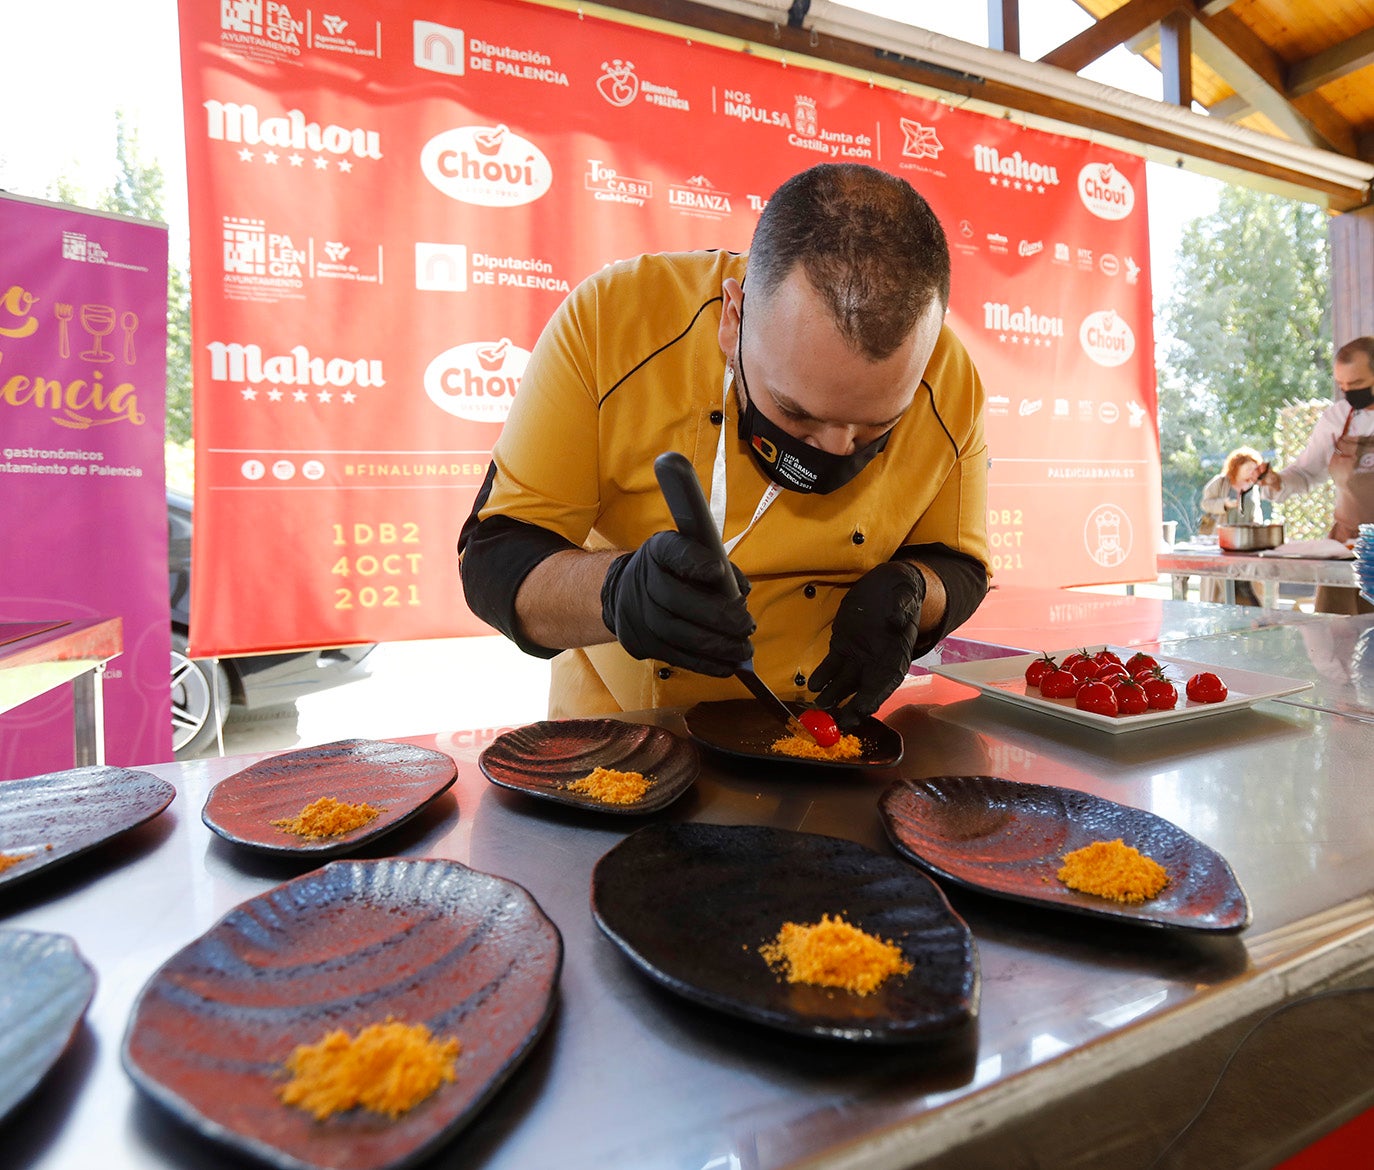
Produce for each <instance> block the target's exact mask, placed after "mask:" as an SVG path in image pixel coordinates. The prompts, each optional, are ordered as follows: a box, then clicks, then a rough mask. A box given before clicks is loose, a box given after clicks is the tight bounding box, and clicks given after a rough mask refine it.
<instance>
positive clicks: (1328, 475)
mask: <svg viewBox="0 0 1374 1170" xmlns="http://www.w3.org/2000/svg"><path fill="white" fill-rule="evenodd" d="M1335 367H1336V388H1337V389H1338V390H1339V391H1340V392H1341V397H1340V398H1339V399H1338V400H1337V401H1335V402H1333V403H1332V404H1331V405H1330V406H1328V407H1327V408H1326V410H1325V411H1324V412H1323V413H1322V416H1321V418H1319V419H1318V420H1317V425H1316V426H1315V427H1313V428H1312V437H1311V438H1310V439H1308V441H1307V446H1306V447H1305V448H1304V449H1303V452H1302V454H1301V455H1299V456H1298V457H1297V458H1296V459H1295V460H1293V462H1292V463H1290V464H1289V465H1288V466H1287V467H1285V468H1284V469H1283V470H1282V471H1281V472H1274V471H1266V472H1265V474H1264V476H1263V477H1262V478H1261V479H1260V484H1261V485H1262V486H1263V487H1264V488H1265V490H1266V492H1267V493H1268V495H1269V498H1270V499H1271V500H1274V501H1275V502H1277V503H1282V502H1283V501H1284V500H1286V499H1288V498H1289V497H1291V496H1295V495H1299V494H1301V493H1302V492H1305V491H1309V490H1310V489H1312V488H1314V487H1317V486H1318V485H1320V484H1322V483H1325V482H1326V480H1328V479H1330V480H1331V482H1332V484H1334V485H1335V488H1336V502H1335V507H1334V508H1333V516H1332V524H1331V531H1330V532H1329V533H1328V535H1329V536H1330V537H1331V538H1332V539H1333V540H1342V541H1349V540H1353V539H1354V538H1355V537H1356V536H1358V535H1359V531H1360V529H1359V526H1360V525H1361V524H1369V523H1374V337H1357V338H1356V339H1355V340H1354V341H1351V342H1348V343H1347V344H1345V345H1343V346H1341V348H1340V349H1339V350H1337V351H1336V362H1335ZM1314 608H1315V609H1316V611H1317V612H1318V613H1344V614H1352V613H1374V605H1370V604H1369V602H1367V601H1365V600H1364V598H1362V597H1361V596H1360V594H1359V591H1358V590H1357V589H1350V588H1345V587H1342V586H1331V585H1321V586H1318V588H1317V599H1316V603H1315V606H1314Z"/></svg>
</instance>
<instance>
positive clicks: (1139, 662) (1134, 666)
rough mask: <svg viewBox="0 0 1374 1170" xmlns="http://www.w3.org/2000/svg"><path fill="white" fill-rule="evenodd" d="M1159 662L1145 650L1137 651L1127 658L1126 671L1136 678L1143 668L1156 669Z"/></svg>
mask: <svg viewBox="0 0 1374 1170" xmlns="http://www.w3.org/2000/svg"><path fill="white" fill-rule="evenodd" d="M1157 666H1159V663H1158V662H1156V661H1155V660H1154V659H1153V658H1151V657H1150V656H1149V655H1148V654H1146V653H1144V652H1143V651H1137V652H1136V653H1134V654H1132V655H1131V656H1130V657H1129V658H1128V659H1126V673H1127V674H1129V675H1130V676H1131V677H1132V678H1135V676H1136V675H1138V674H1139V673H1140V672H1141V671H1142V670H1154V669H1155V668H1156V667H1157Z"/></svg>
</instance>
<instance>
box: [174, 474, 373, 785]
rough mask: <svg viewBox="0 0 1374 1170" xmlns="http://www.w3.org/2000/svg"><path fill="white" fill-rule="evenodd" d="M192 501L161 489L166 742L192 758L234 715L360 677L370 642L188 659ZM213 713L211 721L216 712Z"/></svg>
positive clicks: (271, 708)
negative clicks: (166, 605) (168, 698)
mask: <svg viewBox="0 0 1374 1170" xmlns="http://www.w3.org/2000/svg"><path fill="white" fill-rule="evenodd" d="M191 505H192V501H191V498H190V497H189V496H186V495H182V494H181V493H179V492H173V491H168V492H167V576H168V585H169V587H170V591H171V601H172V749H173V751H174V753H175V754H176V758H177V759H179V760H183V759H191V758H193V757H195V756H197V755H199V754H200V753H201V752H203V751H204V749H205V748H206V747H208V746H209V745H210V744H212V743H214V742H215V739H216V737H217V735H218V733H219V730H220V728H221V727H222V726H223V725H224V722H225V720H226V719H227V718H228V717H229V714H230V711H231V708H232V710H233V712H234V713H235V714H240V713H253V714H258V715H262V716H267V715H269V714H273V713H276V712H284V711H285V710H286V709H288V708H290V707H292V706H294V705H295V702H296V700H297V699H298V698H300V697H301V696H302V695H306V694H311V693H313V692H315V691H319V690H324V689H325V688H327V687H335V686H338V685H340V684H341V683H346V682H352V681H353V680H354V679H357V678H361V677H365V675H366V670H365V669H364V668H362V667H361V666H360V664H361V663H362V661H363V659H364V658H366V657H367V656H368V655H369V654H370V653H371V652H372V650H373V646H372V645H363V646H340V647H337V648H335V649H330V650H302V651H298V652H296V653H292V654H252V655H245V656H242V657H234V658H220V659H218V660H213V659H208V658H191V657H188V655H187V631H188V629H189V627H190V620H191ZM216 711H218V712H219V722H218V724H216V721H215V712H216Z"/></svg>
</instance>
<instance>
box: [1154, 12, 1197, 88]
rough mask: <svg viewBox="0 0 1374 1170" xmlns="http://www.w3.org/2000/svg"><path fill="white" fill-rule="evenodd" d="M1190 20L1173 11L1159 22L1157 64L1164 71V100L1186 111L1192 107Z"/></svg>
mask: <svg viewBox="0 0 1374 1170" xmlns="http://www.w3.org/2000/svg"><path fill="white" fill-rule="evenodd" d="M1192 26H1193V20H1192V17H1190V16H1189V15H1188V14H1187V13H1186V12H1182V11H1174V12H1171V13H1169V15H1168V16H1166V17H1165V18H1164V19H1163V20H1161V21H1160V22H1159V49H1160V58H1159V59H1160V63H1161V64H1162V65H1163V67H1164V69H1163V71H1164V100H1165V101H1166V102H1168V103H1169V104H1170V105H1171V106H1182V107H1183V108H1184V109H1185V110H1189V109H1192V106H1193V35H1192Z"/></svg>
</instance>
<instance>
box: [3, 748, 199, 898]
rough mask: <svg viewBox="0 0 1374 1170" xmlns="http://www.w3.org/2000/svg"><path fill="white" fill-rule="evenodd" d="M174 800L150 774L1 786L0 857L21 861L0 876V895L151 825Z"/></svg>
mask: <svg viewBox="0 0 1374 1170" xmlns="http://www.w3.org/2000/svg"><path fill="white" fill-rule="evenodd" d="M176 794H177V790H176V789H175V788H174V787H172V785H170V784H168V783H167V781H165V780H159V779H158V778H157V777H156V776H154V775H153V774H152V773H151V772H139V771H135V770H132V769H129V768H111V767H105V766H93V767H89V768H71V769H69V770H68V771H65V772H48V773H46V774H45V775H42V776H29V777H26V778H25V779H23V780H6V781H5V782H4V783H2V784H0V853H3V854H5V855H6V856H9V857H19V858H20V859H21V860H19V861H18V862H16V863H15V864H14V865H11V866H10V867H9V868H8V869H7V870H5V871H4V872H3V873H0V890H3V889H4V888H5V887H6V886H9V885H13V884H14V883H15V882H21V881H24V880H25V879H26V878H30V877H33V876H34V875H35V874H37V873H41V872H42V871H43V870H45V869H48V868H49V867H51V866H54V865H58V864H60V863H61V862H64V861H70V860H71V859H72V858H74V857H79V856H80V855H81V854H83V853H85V852H87V851H88V850H91V849H94V848H95V847H96V846H97V845H102V844H104V843H105V842H106V841H108V840H109V839H110V838H111V837H115V836H118V835H119V834H120V833H123V832H126V831H127V830H129V829H132V828H134V827H135V826H137V825H141V824H143V822H144V821H150V820H152V819H153V818H154V817H155V816H157V815H158V814H159V813H160V812H162V810H163V809H165V808H166V807H167V806H168V805H169V804H171V803H172V798H173V797H175V796H176Z"/></svg>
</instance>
